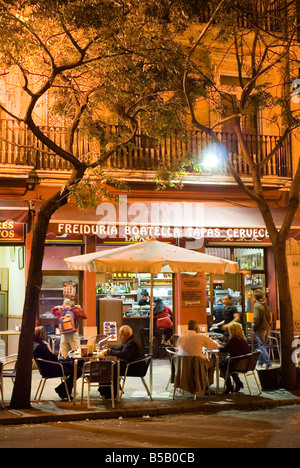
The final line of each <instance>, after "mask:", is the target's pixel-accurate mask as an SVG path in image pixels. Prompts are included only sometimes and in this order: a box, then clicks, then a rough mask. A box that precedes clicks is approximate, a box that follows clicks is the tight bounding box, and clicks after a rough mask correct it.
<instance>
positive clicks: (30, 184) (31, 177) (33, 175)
mask: <svg viewBox="0 0 300 468" xmlns="http://www.w3.org/2000/svg"><path fill="white" fill-rule="evenodd" d="M25 183H26V191H28V190H34V189H35V186H36V185H39V184H40V179H39V176H38V175H37V172H36V170H35V169H34V168H33V169H31V171H30V172H29V174H28V177H27V179H26V181H25Z"/></svg>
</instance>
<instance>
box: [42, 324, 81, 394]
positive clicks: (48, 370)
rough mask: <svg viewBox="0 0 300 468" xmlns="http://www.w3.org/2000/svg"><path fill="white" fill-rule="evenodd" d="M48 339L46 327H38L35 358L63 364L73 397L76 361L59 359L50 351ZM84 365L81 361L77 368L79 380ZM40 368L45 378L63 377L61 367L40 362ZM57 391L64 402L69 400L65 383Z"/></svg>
mask: <svg viewBox="0 0 300 468" xmlns="http://www.w3.org/2000/svg"><path fill="white" fill-rule="evenodd" d="M46 337H47V333H46V329H45V327H36V329H35V332H34V342H33V358H34V360H35V361H36V360H37V359H38V358H39V359H45V360H46V361H51V362H59V363H60V364H62V365H63V367H64V373H65V375H66V376H68V378H67V387H68V391H69V395H71V393H72V390H73V379H74V360H73V359H71V358H68V359H58V357H57V356H56V354H54V353H52V351H51V350H50V348H49V345H48V343H46V341H45V340H46ZM82 365H83V361H79V362H78V368H77V378H79V377H81V375H82ZM38 367H39V369H40V372H41V375H42V376H43V377H62V371H61V367H60V366H54V365H53V364H49V363H47V362H38ZM55 391H56V393H57V394H58V396H59V397H60V398H61V399H62V400H65V399H66V398H68V397H67V392H66V389H65V385H64V383H63V382H62V383H61V384H60V385H59V386H58V387H56V388H55Z"/></svg>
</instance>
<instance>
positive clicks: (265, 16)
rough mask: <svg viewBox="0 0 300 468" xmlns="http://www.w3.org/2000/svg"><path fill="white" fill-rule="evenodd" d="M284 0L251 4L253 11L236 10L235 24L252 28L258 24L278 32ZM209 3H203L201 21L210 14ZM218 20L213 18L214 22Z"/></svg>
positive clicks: (206, 21)
mask: <svg viewBox="0 0 300 468" xmlns="http://www.w3.org/2000/svg"><path fill="white" fill-rule="evenodd" d="M286 8H287V7H286V0H270V1H269V4H268V5H266V2H265V1H262V2H261V3H260V4H257V3H256V2H255V4H253V11H251V9H250V8H247V9H246V8H245V11H237V12H236V26H237V27H238V28H249V29H252V28H253V27H254V26H255V25H259V26H260V27H261V28H262V29H264V30H266V31H269V32H280V31H282V28H283V21H282V20H283V18H284V16H285V15H286V11H287V10H286ZM212 13H213V12H212V11H211V10H210V7H209V5H203V7H202V11H201V14H200V17H199V21H200V22H201V23H208V21H209V20H210V18H211V16H212ZM217 22H218V21H217V20H215V21H214V23H217Z"/></svg>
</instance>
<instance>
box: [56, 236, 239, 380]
mask: <svg viewBox="0 0 300 468" xmlns="http://www.w3.org/2000/svg"><path fill="white" fill-rule="evenodd" d="M64 260H65V262H66V263H67V265H68V268H69V269H70V270H82V271H89V272H94V273H95V272H98V273H108V272H109V273H122V272H128V271H130V272H136V273H151V295H150V297H151V301H150V327H149V328H150V337H149V342H150V354H152V353H153V278H154V275H157V274H158V273H160V272H161V271H168V272H171V273H186V272H191V273H211V274H219V275H224V273H237V272H238V271H239V269H238V264H237V263H236V262H231V261H229V260H224V259H222V258H218V257H213V256H211V255H206V254H203V253H200V252H195V251H193V250H187V249H184V248H182V247H177V246H174V245H170V244H167V243H164V242H159V241H157V240H155V239H150V240H148V241H145V242H139V243H137V244H132V245H128V246H125V247H119V248H116V249H110V250H108V251H102V252H94V253H90V254H86V255H78V256H76V257H69V258H65V259H64ZM150 383H151V387H152V369H151V374H150Z"/></svg>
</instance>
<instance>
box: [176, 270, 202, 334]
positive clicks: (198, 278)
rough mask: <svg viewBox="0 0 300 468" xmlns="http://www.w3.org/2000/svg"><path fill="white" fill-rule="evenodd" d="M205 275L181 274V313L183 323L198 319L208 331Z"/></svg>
mask: <svg viewBox="0 0 300 468" xmlns="http://www.w3.org/2000/svg"><path fill="white" fill-rule="evenodd" d="M206 301H207V300H206V277H205V275H201V274H197V275H185V274H182V275H181V293H180V313H181V321H182V323H188V321H189V320H197V321H198V322H199V325H200V328H201V331H207V316H206Z"/></svg>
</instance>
